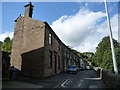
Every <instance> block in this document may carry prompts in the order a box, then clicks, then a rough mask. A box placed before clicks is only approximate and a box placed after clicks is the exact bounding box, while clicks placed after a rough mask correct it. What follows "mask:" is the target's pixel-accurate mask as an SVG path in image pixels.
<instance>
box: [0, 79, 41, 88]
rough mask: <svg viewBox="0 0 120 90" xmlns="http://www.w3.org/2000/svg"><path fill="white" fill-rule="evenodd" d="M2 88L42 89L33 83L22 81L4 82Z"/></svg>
mask: <svg viewBox="0 0 120 90" xmlns="http://www.w3.org/2000/svg"><path fill="white" fill-rule="evenodd" d="M2 84H3V85H2V88H42V86H38V85H35V84H31V83H26V82H21V81H10V80H9V81H3V82H2Z"/></svg>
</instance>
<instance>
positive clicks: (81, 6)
mask: <svg viewBox="0 0 120 90" xmlns="http://www.w3.org/2000/svg"><path fill="white" fill-rule="evenodd" d="M26 4H28V2H3V3H2V34H4V33H6V32H13V31H14V20H15V19H16V18H17V17H18V16H19V15H20V14H23V15H24V6H25V5H26ZM33 5H34V6H35V7H34V12H33V18H34V19H37V20H41V21H47V22H48V23H49V24H50V25H51V27H53V28H54V29H55V27H57V25H58V24H62V25H63V23H64V22H66V21H67V20H68V21H69V19H70V16H71V17H72V18H74V17H77V15H76V14H77V13H78V12H80V15H83V14H84V13H85V12H84V11H88V13H87V14H89V15H92V14H93V13H95V14H96V13H98V12H101V13H102V14H104V13H105V8H104V3H102V2H48V3H47V2H33ZM108 8H109V13H110V18H111V19H112V18H113V17H114V16H115V15H117V14H118V4H117V2H108ZM81 10H83V11H81ZM82 13H83V14H82ZM87 14H85V15H87ZM99 15H101V14H99ZM64 16H65V17H64ZM83 16H84V15H83ZM62 17H64V19H63V18H62ZM65 18H66V19H67V20H65ZM92 18H94V17H92ZM60 19H62V20H63V22H59V23H58V22H56V21H59V20H60ZM72 20H73V19H72ZM90 20H91V18H90ZM81 21H82V20H81V19H80V21H78V22H76V23H82V22H81ZM88 21H89V20H88ZM95 22H96V23H95V28H98V26H101V24H104V23H105V22H106V17H104V15H103V16H101V17H98V18H97V19H96V21H95ZM56 23H57V24H56ZM55 25H56V26H55ZM96 26H97V27H96ZM102 26H104V25H102ZM104 27H105V26H104ZM63 29H64V28H63ZM79 29H81V30H82V28H79ZM55 32H56V33H57V34H60V32H57V31H55ZM67 32H68V33H69V31H67ZM70 32H71V31H70ZM86 32H88V31H87V30H86ZM62 33H63V32H62ZM63 35H64V34H63ZM58 36H59V37H63V36H60V35H58ZM116 37H117V36H116ZM100 39H101V38H100ZM62 40H63V38H62ZM63 41H64V42H65V43H66V41H70V40H63ZM74 43H75V42H74ZM66 44H67V45H70V46H71V47H73V48H75V49H77V47H74V44H73V45H71V44H70V42H67V43H66ZM83 46H84V44H83Z"/></svg>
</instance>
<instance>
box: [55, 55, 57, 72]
mask: <svg viewBox="0 0 120 90" xmlns="http://www.w3.org/2000/svg"><path fill="white" fill-rule="evenodd" d="M54 57H55V74H56V73H57V55H56V53H55V56H54Z"/></svg>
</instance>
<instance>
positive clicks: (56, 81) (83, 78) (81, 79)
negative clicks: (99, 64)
mask: <svg viewBox="0 0 120 90" xmlns="http://www.w3.org/2000/svg"><path fill="white" fill-rule="evenodd" d="M17 83H19V85H17ZM30 87H31V88H32V87H33V88H106V86H105V84H104V83H103V82H102V80H101V79H100V78H99V77H98V75H97V73H96V72H95V71H94V70H85V71H79V72H78V73H77V74H68V73H61V74H58V75H55V76H52V77H49V78H46V79H42V80H41V79H31V78H26V77H21V78H19V79H18V80H17V81H3V88H30Z"/></svg>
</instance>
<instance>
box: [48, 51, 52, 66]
mask: <svg viewBox="0 0 120 90" xmlns="http://www.w3.org/2000/svg"><path fill="white" fill-rule="evenodd" d="M48 66H49V67H52V51H49V61H48Z"/></svg>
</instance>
